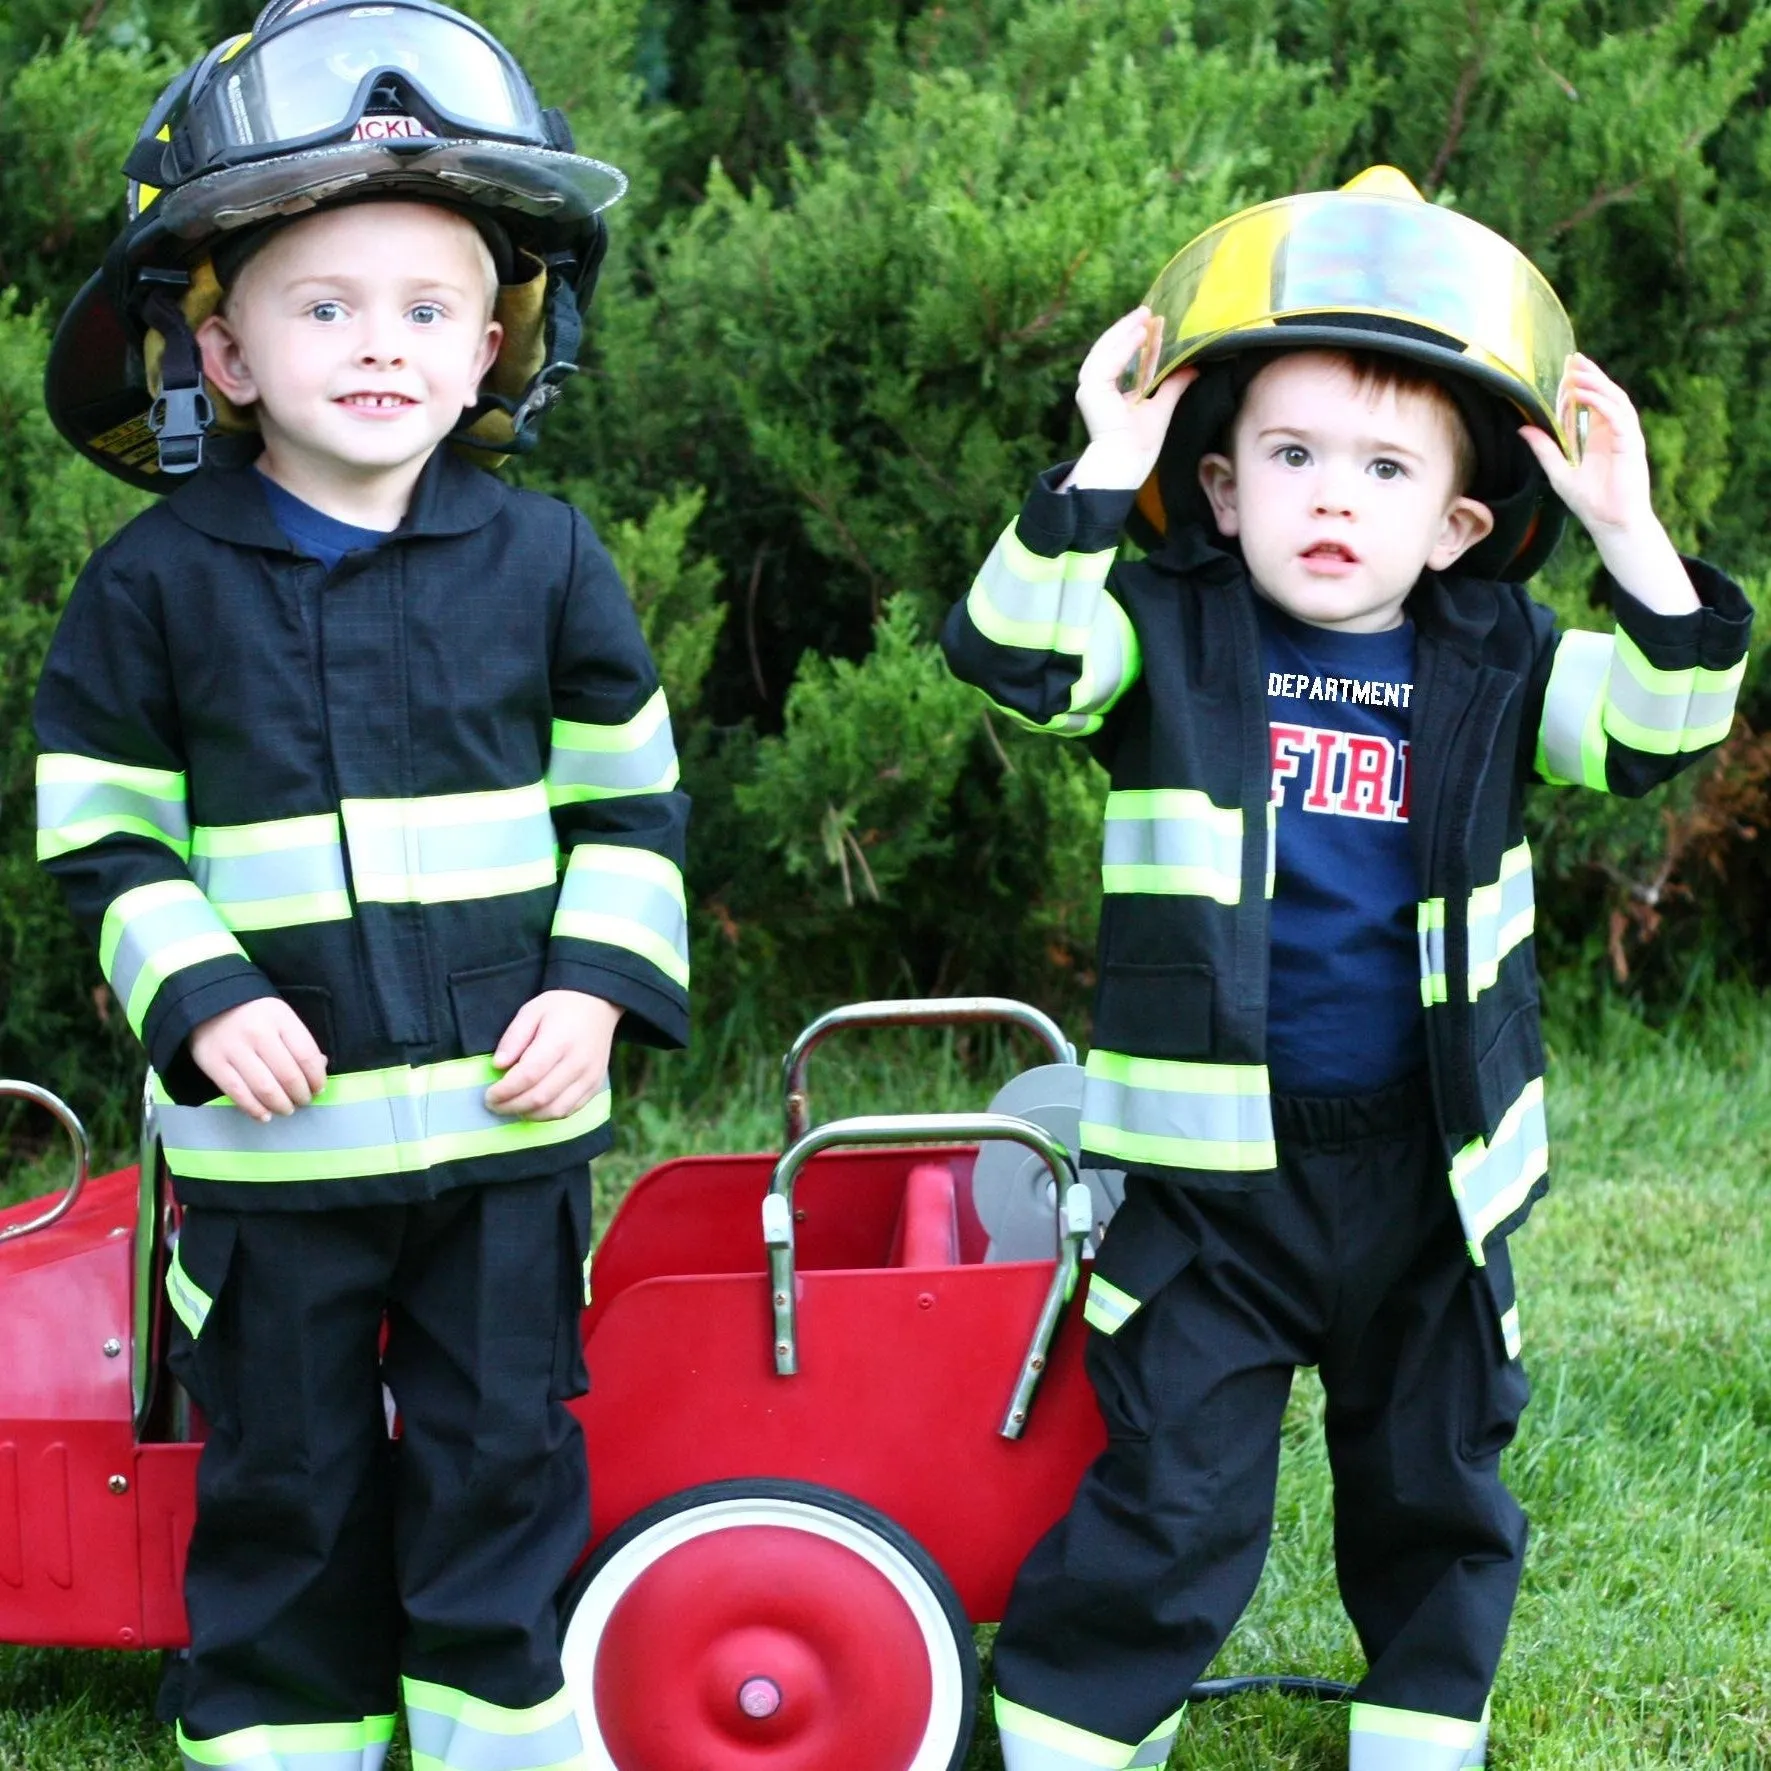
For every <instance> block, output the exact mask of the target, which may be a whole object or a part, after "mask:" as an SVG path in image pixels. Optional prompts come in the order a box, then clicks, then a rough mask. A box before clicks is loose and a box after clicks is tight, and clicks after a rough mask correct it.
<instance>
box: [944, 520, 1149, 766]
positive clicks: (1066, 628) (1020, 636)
mask: <svg viewBox="0 0 1771 1771" xmlns="http://www.w3.org/2000/svg"><path fill="white" fill-rule="evenodd" d="M1114 551H1115V550H1114V549H1112V548H1105V549H1102V550H1101V551H1100V552H1097V553H1062V554H1058V555H1057V556H1056V557H1055V558H1054V557H1052V556H1048V555H1046V554H1039V553H1035V552H1034V551H1033V550H1032V549H1031V548H1030V547H1028V545H1027V544H1026V543H1025V542H1024V541H1023V540H1022V539H1021V537H1020V534H1019V532H1018V530H1017V529H1016V527H1015V525H1014V524H1012V523H1011V524H1010V525H1009V526H1008V528H1006V529H1005V530H1004V531H1003V532H1002V534H1001V536H1000V537H999V538H998V539H997V543H996V545H995V547H993V548H992V549H991V550H990V557H989V558H988V559H987V560H985V562H984V565H983V569H982V570H981V571H980V572H979V573H978V576H977V577H976V578H975V579H974V580H973V581H972V587H971V589H970V591H969V592H967V594H966V601H965V609H966V614H967V616H968V617H969V618H970V620H971V623H972V625H973V627H975V628H976V629H977V630H978V632H979V633H980V634H982V635H983V637H984V638H985V639H987V640H989V641H991V642H992V644H994V645H999V646H1016V647H1020V648H1022V649H1025V650H1028V651H1034V652H1052V653H1056V654H1057V655H1059V656H1060V657H1065V658H1069V659H1071V660H1073V661H1074V662H1075V664H1076V666H1077V671H1078V675H1077V679H1076V681H1075V683H1073V684H1072V685H1071V689H1070V704H1069V707H1068V708H1067V709H1066V710H1065V711H1064V712H1063V713H1060V714H1057V715H1056V716H1055V717H1053V718H1052V719H1049V720H1046V721H1043V722H1041V721H1038V720H1032V719H1028V718H1026V717H1025V716H1024V715H1021V714H1018V713H1015V712H1014V710H1013V709H1012V708H1004V709H1003V711H1004V712H1006V713H1008V714H1009V715H1010V717H1011V718H1013V719H1014V720H1015V721H1016V723H1017V724H1019V725H1023V726H1027V727H1030V728H1031V729H1032V730H1034V731H1048V732H1060V733H1065V734H1068V735H1070V736H1073V737H1083V736H1086V735H1087V734H1088V733H1090V732H1093V731H1096V730H1098V729H1099V727H1100V724H1101V721H1102V719H1103V717H1104V716H1105V714H1106V712H1107V710H1108V709H1109V708H1110V707H1111V706H1112V705H1113V704H1114V702H1116V701H1117V700H1118V699H1119V697H1120V696H1121V695H1123V694H1124V693H1125V691H1126V690H1127V689H1128V688H1130V687H1131V685H1132V684H1133V683H1134V682H1136V681H1137V678H1138V673H1139V672H1140V670H1142V668H1143V653H1142V651H1141V650H1140V648H1139V645H1138V636H1137V633H1136V631H1135V629H1134V628H1133V627H1132V624H1131V618H1130V617H1129V616H1128V615H1127V614H1126V612H1125V611H1124V609H1122V608H1121V607H1120V606H1119V604H1118V603H1117V602H1115V601H1114V599H1113V597H1112V595H1111V593H1110V592H1109V591H1108V590H1107V573H1108V571H1109V569H1110V568H1111V566H1112V564H1113V559H1114Z"/></svg>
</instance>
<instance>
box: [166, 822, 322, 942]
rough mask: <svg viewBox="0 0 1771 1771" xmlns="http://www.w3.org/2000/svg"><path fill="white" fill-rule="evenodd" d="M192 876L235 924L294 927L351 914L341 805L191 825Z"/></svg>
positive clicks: (218, 911)
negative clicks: (252, 820)
mask: <svg viewBox="0 0 1771 1771" xmlns="http://www.w3.org/2000/svg"><path fill="white" fill-rule="evenodd" d="M191 877H192V878H193V879H194V880H195V881H196V882H197V884H198V886H199V887H200V888H201V889H202V892H203V896H204V897H206V898H207V899H208V900H209V902H210V903H211V904H213V905H214V906H215V913H216V915H217V916H219V917H220V918H221V920H222V921H223V922H224V923H226V925H227V926H228V927H229V928H230V929H280V928H292V927H295V926H296V925H298V924H303V923H315V922H339V921H343V920H344V919H345V918H347V917H349V915H350V914H351V901H350V893H349V891H348V890H347V889H346V887H345V878H344V850H343V847H342V844H341V842H340V838H339V823H338V816H337V814H336V813H334V812H320V813H317V814H315V815H314V816H312V817H303V818H272V819H269V820H268V821H266V822H265V823H263V824H215V825H205V824H200V825H198V826H197V828H196V829H195V830H194V831H192V833H191Z"/></svg>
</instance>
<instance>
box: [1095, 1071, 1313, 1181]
mask: <svg viewBox="0 0 1771 1771" xmlns="http://www.w3.org/2000/svg"><path fill="white" fill-rule="evenodd" d="M1082 1142H1083V1146H1084V1148H1086V1149H1089V1150H1095V1151H1099V1152H1100V1153H1101V1154H1102V1155H1104V1156H1116V1157H1119V1158H1121V1159H1123V1160H1125V1161H1128V1162H1152V1163H1160V1164H1161V1165H1163V1166H1164V1167H1167V1168H1203V1169H1217V1170H1225V1171H1233V1172H1238V1173H1241V1172H1248V1171H1251V1170H1257V1169H1266V1168H1272V1167H1273V1166H1275V1164H1276V1162H1277V1160H1278V1158H1277V1155H1276V1153H1275V1151H1274V1147H1273V1104H1272V1098H1271V1095H1270V1092H1269V1089H1268V1084H1267V1067H1266V1065H1264V1064H1194V1063H1187V1062H1184V1061H1181V1060H1177V1059H1169V1058H1135V1057H1130V1056H1127V1055H1126V1054H1125V1053H1123V1052H1112V1051H1102V1050H1099V1049H1096V1050H1095V1051H1092V1052H1090V1053H1089V1055H1088V1065H1087V1071H1086V1077H1085V1080H1084V1084H1083V1094H1082Z"/></svg>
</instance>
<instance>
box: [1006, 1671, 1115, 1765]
mask: <svg viewBox="0 0 1771 1771" xmlns="http://www.w3.org/2000/svg"><path fill="white" fill-rule="evenodd" d="M995 1704H996V1731H997V1733H999V1734H1007V1735H1012V1736H1014V1737H1015V1738H1017V1739H1020V1740H1027V1741H1032V1742H1033V1743H1034V1744H1035V1745H1038V1746H1044V1747H1050V1748H1051V1750H1052V1751H1053V1752H1059V1753H1067V1754H1068V1755H1069V1756H1070V1757H1071V1758H1073V1759H1079V1760H1081V1761H1082V1763H1083V1764H1085V1765H1100V1766H1104V1767H1106V1768H1107V1771H1118V1768H1119V1767H1121V1766H1123V1765H1124V1764H1126V1763H1127V1761H1128V1760H1129V1759H1130V1758H1131V1756H1132V1755H1133V1754H1134V1753H1135V1752H1136V1751H1137V1750H1138V1742H1136V1741H1123V1740H1109V1739H1108V1738H1107V1736H1106V1735H1104V1734H1090V1733H1089V1731H1088V1730H1087V1729H1086V1728H1078V1727H1076V1726H1075V1725H1074V1724H1073V1723H1070V1722H1060V1721H1059V1720H1058V1718H1057V1717H1056V1716H1042V1715H1041V1714H1040V1713H1039V1711H1038V1710H1030V1709H1028V1708H1027V1707H1026V1706H1025V1705H1023V1704H1019V1703H1015V1702H1013V1701H1011V1700H1010V1699H1009V1698H1006V1697H1004V1696H1003V1694H1002V1693H1001V1692H1000V1691H998V1692H997V1693H996V1699H995Z"/></svg>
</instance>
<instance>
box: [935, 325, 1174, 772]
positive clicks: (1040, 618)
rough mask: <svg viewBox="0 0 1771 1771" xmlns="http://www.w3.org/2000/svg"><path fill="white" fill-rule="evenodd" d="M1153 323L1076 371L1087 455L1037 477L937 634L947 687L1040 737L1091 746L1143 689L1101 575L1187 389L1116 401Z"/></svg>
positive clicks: (1130, 329) (1119, 338) (1112, 337)
mask: <svg viewBox="0 0 1771 1771" xmlns="http://www.w3.org/2000/svg"><path fill="white" fill-rule="evenodd" d="M1149 317H1150V316H1149V311H1148V310H1147V309H1145V308H1137V309H1134V310H1133V312H1131V313H1129V314H1127V315H1125V316H1124V317H1123V318H1122V319H1120V320H1118V321H1116V322H1115V323H1114V324H1113V325H1112V326H1110V327H1108V329H1107V330H1106V331H1105V332H1104V333H1102V334H1101V336H1100V337H1099V338H1098V339H1097V340H1096V341H1095V343H1094V346H1093V347H1092V348H1091V349H1090V351H1089V353H1088V355H1087V357H1085V358H1084V359H1083V364H1082V368H1081V370H1080V371H1079V373H1078V375H1077V380H1076V404H1077V406H1078V407H1079V408H1080V410H1081V412H1082V415H1083V421H1084V422H1085V424H1086V425H1087V426H1088V433H1089V444H1088V447H1087V449H1085V450H1084V451H1083V454H1082V456H1081V457H1080V459H1079V460H1077V461H1076V462H1075V463H1074V464H1073V465H1070V466H1067V467H1058V468H1054V469H1052V470H1051V471H1050V472H1049V473H1045V474H1042V475H1041V476H1040V477H1039V480H1038V482H1037V483H1036V484H1035V486H1034V488H1033V491H1032V493H1031V494H1030V495H1029V497H1028V499H1027V502H1026V504H1025V505H1023V506H1022V508H1021V514H1020V516H1019V517H1018V518H1017V519H1016V520H1015V521H1014V522H1013V523H1011V524H1010V525H1009V527H1008V528H1006V529H1005V530H1004V531H1003V532H1002V534H1001V536H1000V537H999V538H998V540H997V543H996V545H995V547H993V548H992V549H991V551H990V557H989V558H988V559H987V560H985V562H984V567H983V570H982V571H980V572H979V574H978V576H977V578H976V579H975V580H973V583H972V587H971V590H970V591H969V592H968V593H967V595H966V597H965V600H964V601H963V602H961V603H958V604H956V605H955V606H954V608H953V611H952V612H951V614H949V616H948V617H947V622H946V626H945V627H944V629H943V630H942V634H941V646H942V649H943V650H944V651H945V652H946V654H947V662H948V663H949V665H950V666H951V667H952V669H953V673H954V675H955V676H957V677H959V678H960V679H961V680H962V681H964V682H969V683H972V684H973V685H975V686H976V687H977V688H979V689H982V690H983V692H984V693H985V695H987V696H988V697H989V699H990V700H991V701H992V702H993V703H994V704H995V705H996V706H997V707H999V708H1000V709H1001V710H1002V711H1003V712H1004V713H1006V714H1007V715H1008V716H1009V717H1010V718H1011V719H1013V720H1015V721H1016V722H1018V723H1019V724H1021V725H1024V726H1028V727H1030V728H1032V729H1033V730H1035V731H1043V732H1056V733H1058V734H1060V735H1061V736H1065V737H1078V738H1081V737H1087V736H1088V735H1089V734H1090V733H1092V732H1095V731H1098V730H1099V729H1100V726H1101V722H1102V720H1103V719H1104V718H1105V717H1106V715H1107V713H1108V711H1109V710H1110V709H1111V708H1112V706H1113V704H1114V703H1115V702H1116V701H1117V700H1118V699H1119V698H1120V697H1121V696H1122V695H1123V694H1124V693H1125V692H1126V690H1127V689H1129V688H1130V687H1131V685H1132V684H1133V683H1134V682H1136V681H1137V678H1138V672H1139V669H1140V667H1141V662H1142V660H1141V658H1140V655H1139V651H1138V642H1137V636H1136V634H1135V633H1134V632H1133V629H1132V624H1131V622H1130V620H1129V619H1128V618H1127V616H1126V613H1125V611H1124V610H1123V609H1122V608H1121V607H1120V606H1119V604H1118V603H1117V602H1116V601H1115V600H1114V597H1113V595H1112V592H1111V591H1110V590H1109V589H1108V588H1107V575H1108V572H1109V570H1110V569H1111V567H1112V564H1113V559H1114V556H1115V554H1116V553H1117V552H1118V549H1119V537H1120V535H1121V533H1122V532H1123V530H1124V528H1125V521H1126V518H1127V517H1128V516H1129V515H1130V513H1131V508H1132V500H1133V498H1134V497H1135V496H1136V494H1137V490H1138V488H1139V487H1140V486H1141V485H1142V484H1143V483H1144V480H1145V479H1146V478H1147V477H1148V475H1149V473H1150V471H1151V469H1152V468H1153V467H1154V466H1155V464H1156V457H1157V455H1158V454H1159V453H1160V452H1161V449H1162V439H1163V436H1164V435H1165V434H1166V432H1167V430H1168V421H1169V419H1170V417H1171V416H1172V415H1173V413H1174V408H1175V404H1176V402H1177V401H1178V400H1179V399H1180V397H1181V395H1182V394H1183V393H1184V392H1185V391H1186V388H1187V386H1188V385H1189V383H1190V382H1191V381H1192V380H1193V376H1192V375H1191V374H1189V373H1186V372H1183V373H1181V374H1178V375H1173V376H1170V377H1169V379H1168V380H1167V381H1166V382H1165V383H1164V384H1163V385H1162V387H1160V388H1159V389H1158V390H1157V391H1156V394H1155V395H1154V396H1153V397H1152V398H1150V399H1145V398H1144V397H1143V394H1142V391H1141V390H1140V389H1135V388H1134V389H1133V390H1131V391H1130V392H1125V391H1122V390H1121V388H1120V387H1119V375H1120V371H1121V369H1122V368H1123V367H1124V366H1125V364H1126V363H1127V362H1128V361H1129V360H1130V359H1131V358H1132V357H1133V356H1134V355H1136V353H1137V351H1138V347H1139V345H1140V343H1141V342H1142V340H1143V339H1144V337H1145V333H1146V328H1147V326H1148V323H1149Z"/></svg>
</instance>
